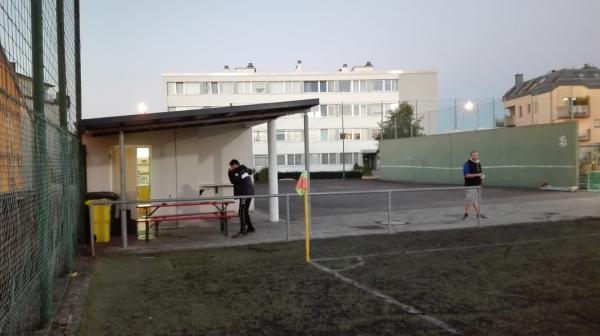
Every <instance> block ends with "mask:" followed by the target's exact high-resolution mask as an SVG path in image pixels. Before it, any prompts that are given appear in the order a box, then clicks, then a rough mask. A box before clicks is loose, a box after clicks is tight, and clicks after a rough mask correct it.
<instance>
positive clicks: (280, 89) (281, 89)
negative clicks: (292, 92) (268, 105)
mask: <svg viewBox="0 0 600 336" xmlns="http://www.w3.org/2000/svg"><path fill="white" fill-rule="evenodd" d="M283 83H284V82H271V83H269V93H271V94H284V93H285V85H284V84H283Z"/></svg>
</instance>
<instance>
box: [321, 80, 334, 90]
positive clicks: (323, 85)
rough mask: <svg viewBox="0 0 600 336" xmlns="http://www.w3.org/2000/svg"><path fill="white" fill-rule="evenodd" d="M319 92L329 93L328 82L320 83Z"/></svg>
mask: <svg viewBox="0 0 600 336" xmlns="http://www.w3.org/2000/svg"><path fill="white" fill-rule="evenodd" d="M332 89H333V88H332ZM319 92H327V82H326V81H319Z"/></svg>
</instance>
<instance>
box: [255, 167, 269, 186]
mask: <svg viewBox="0 0 600 336" xmlns="http://www.w3.org/2000/svg"><path fill="white" fill-rule="evenodd" d="M254 178H255V180H256V182H260V183H265V182H269V168H267V167H265V168H263V169H261V170H260V171H259V172H258V174H256V176H255V177H254Z"/></svg>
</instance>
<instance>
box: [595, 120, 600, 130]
mask: <svg viewBox="0 0 600 336" xmlns="http://www.w3.org/2000/svg"><path fill="white" fill-rule="evenodd" d="M594 128H600V119H594Z"/></svg>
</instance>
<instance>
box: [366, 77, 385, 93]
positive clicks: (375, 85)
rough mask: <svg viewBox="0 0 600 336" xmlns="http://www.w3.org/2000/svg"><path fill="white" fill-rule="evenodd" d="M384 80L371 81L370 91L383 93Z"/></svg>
mask: <svg viewBox="0 0 600 336" xmlns="http://www.w3.org/2000/svg"><path fill="white" fill-rule="evenodd" d="M383 86H384V84H383V79H371V80H370V81H369V91H372V92H381V91H383Z"/></svg>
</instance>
